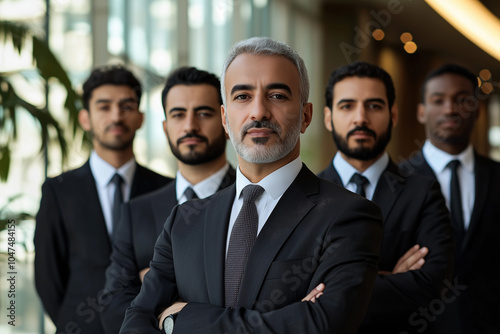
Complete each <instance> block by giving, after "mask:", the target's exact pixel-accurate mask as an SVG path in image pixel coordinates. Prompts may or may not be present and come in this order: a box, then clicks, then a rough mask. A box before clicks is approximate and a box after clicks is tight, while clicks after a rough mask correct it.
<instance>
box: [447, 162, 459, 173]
mask: <svg viewBox="0 0 500 334" xmlns="http://www.w3.org/2000/svg"><path fill="white" fill-rule="evenodd" d="M458 166H460V160H451V161H450V162H449V163H448V165H446V167H448V168H450V169H451V170H452V171H457V168H458Z"/></svg>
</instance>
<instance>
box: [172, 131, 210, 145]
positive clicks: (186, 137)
mask: <svg viewBox="0 0 500 334" xmlns="http://www.w3.org/2000/svg"><path fill="white" fill-rule="evenodd" d="M188 138H198V139H200V140H201V141H204V142H208V139H207V137H204V136H200V135H198V134H196V133H192V132H191V133H188V134H186V135H185V136H183V137H181V138H179V139H177V146H179V145H180V143H181V141H183V140H184V139H188Z"/></svg>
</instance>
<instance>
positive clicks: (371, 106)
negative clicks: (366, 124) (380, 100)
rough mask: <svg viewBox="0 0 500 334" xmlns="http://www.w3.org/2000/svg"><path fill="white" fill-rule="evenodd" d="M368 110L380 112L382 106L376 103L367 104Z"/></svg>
mask: <svg viewBox="0 0 500 334" xmlns="http://www.w3.org/2000/svg"><path fill="white" fill-rule="evenodd" d="M368 109H370V110H382V106H381V105H380V104H377V103H370V104H368Z"/></svg>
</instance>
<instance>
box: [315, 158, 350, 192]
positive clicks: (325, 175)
mask: <svg viewBox="0 0 500 334" xmlns="http://www.w3.org/2000/svg"><path fill="white" fill-rule="evenodd" d="M318 177H320V178H322V179H325V180H328V181H330V182H333V183H335V184H337V185H339V186H341V187H342V188H344V185H343V184H342V180H341V179H340V175H339V173H338V172H337V170H336V169H335V167H333V162H330V164H329V165H328V167H326V169H325V170H324V171H322V172H321V173H319V174H318Z"/></svg>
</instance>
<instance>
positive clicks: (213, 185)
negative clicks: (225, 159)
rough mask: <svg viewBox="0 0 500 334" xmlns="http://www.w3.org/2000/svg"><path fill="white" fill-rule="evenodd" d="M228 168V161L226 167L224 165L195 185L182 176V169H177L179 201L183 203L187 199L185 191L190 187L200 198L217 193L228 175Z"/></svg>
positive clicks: (176, 184)
mask: <svg viewBox="0 0 500 334" xmlns="http://www.w3.org/2000/svg"><path fill="white" fill-rule="evenodd" d="M228 169H229V164H228V163H226V164H225V165H224V167H222V168H221V169H219V170H218V171H217V172H215V173H213V174H212V175H210V176H209V177H207V178H206V179H204V180H203V181H201V182H198V183H197V184H195V185H194V186H193V185H192V184H191V183H189V181H188V180H186V178H184V176H182V173H181V172H180V171H177V174H176V179H175V193H176V196H177V202H179V204H182V203H184V202H185V201H187V198H186V196H185V195H184V192H185V191H186V189H187V188H188V187H191V188H193V191H194V192H195V194H196V196H198V198H205V197H208V196H210V195H213V194H215V192H216V191H217V190H218V189H219V187H220V184H221V183H222V180H223V179H224V177H225V176H226V173H227V170H228Z"/></svg>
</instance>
